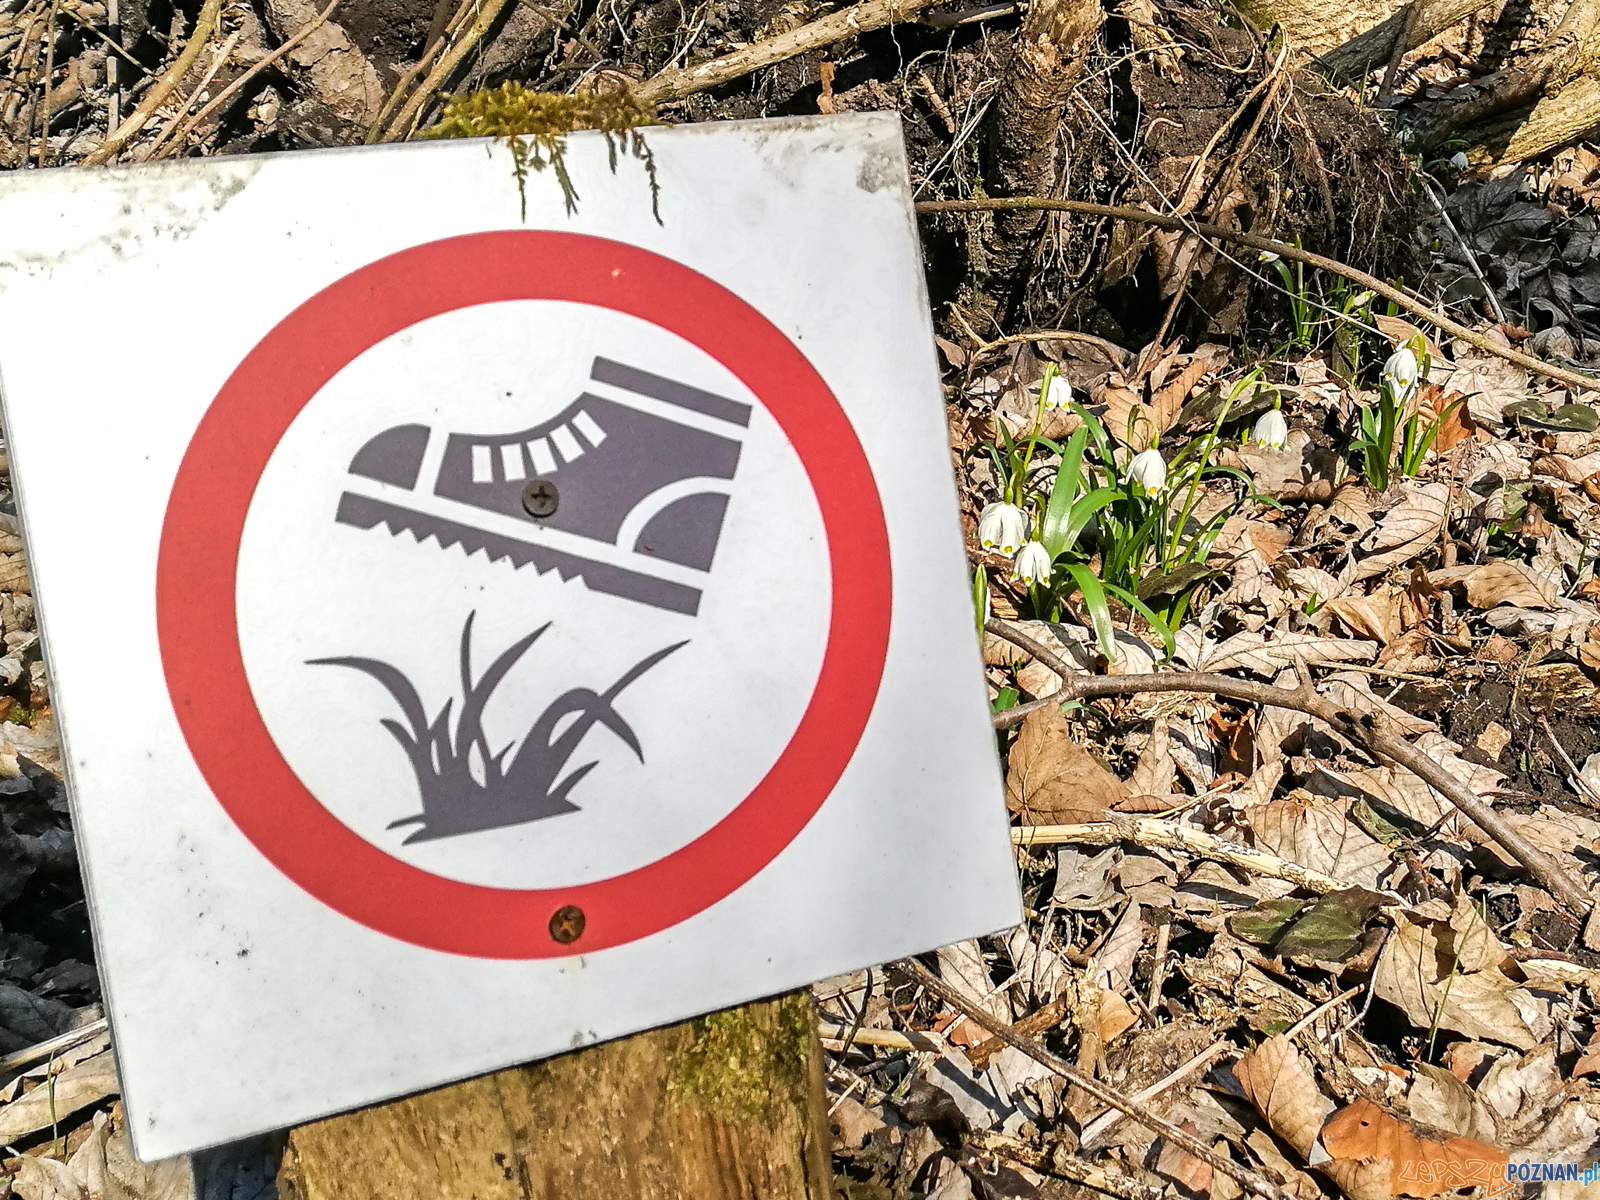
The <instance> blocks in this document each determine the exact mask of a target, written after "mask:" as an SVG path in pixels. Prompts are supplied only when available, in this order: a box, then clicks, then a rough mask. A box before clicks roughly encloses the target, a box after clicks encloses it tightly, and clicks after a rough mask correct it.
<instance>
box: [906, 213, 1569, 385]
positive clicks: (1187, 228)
mask: <svg viewBox="0 0 1600 1200" xmlns="http://www.w3.org/2000/svg"><path fill="white" fill-rule="evenodd" d="M1028 208H1037V209H1045V210H1048V211H1051V212H1073V213H1081V214H1083V215H1085V216H1093V217H1114V218H1116V219H1117V220H1122V221H1135V222H1138V223H1139V224H1142V225H1154V226H1156V228H1158V229H1171V230H1178V231H1183V232H1188V233H1194V234H1198V235H1200V236H1202V237H1207V238H1219V239H1221V240H1222V241H1227V242H1234V243H1236V244H1238V245H1241V246H1248V247H1250V248H1251V249H1252V250H1263V251H1268V252H1270V253H1273V254H1277V255H1281V256H1282V257H1284V258H1287V259H1290V260H1292V261H1294V262H1303V263H1305V264H1306V265H1307V266H1312V267H1318V268H1320V269H1321V270H1324V271H1327V272H1329V273H1330V274H1333V275H1338V276H1340V277H1342V278H1344V279H1348V280H1350V281H1352V282H1354V283H1358V284H1360V285H1361V286H1362V287H1363V288H1367V289H1369V290H1371V291H1373V292H1376V293H1377V294H1378V295H1380V296H1382V297H1384V299H1386V300H1392V301H1394V303H1395V304H1397V305H1398V306H1399V307H1401V308H1403V309H1405V310H1406V311H1407V312H1409V313H1411V314H1412V315H1414V316H1418V317H1421V318H1422V319H1423V320H1425V321H1427V322H1428V323H1429V324H1430V325H1433V326H1435V327H1436V328H1439V329H1442V330H1444V331H1445V332H1446V333H1448V334H1450V335H1451V336H1453V337H1458V338H1460V339H1461V340H1462V341H1464V342H1466V343H1467V344H1468V345H1469V346H1472V347H1474V348H1476V349H1478V350H1482V351H1483V352H1484V353H1485V354H1493V355H1495V356H1496V357H1497V358H1503V359H1505V360H1506V361H1507V362H1511V363H1515V364H1516V365H1517V366H1519V367H1521V368H1522V369H1523V370H1524V371H1528V372H1530V373H1532V374H1535V375H1542V376H1544V377H1545V378H1546V379H1553V380H1555V381H1556V382H1557V383H1564V384H1566V385H1567V386H1568V387H1570V388H1572V389H1574V390H1575V391H1579V392H1600V379H1596V378H1593V377H1591V376H1588V375H1581V374H1579V373H1578V372H1577V371H1571V370H1568V369H1567V368H1565V367H1558V366H1555V365H1554V364H1552V363H1547V362H1542V361H1540V360H1539V359H1537V358H1534V357H1533V356H1532V355H1528V354H1524V353H1522V352H1521V351H1520V350H1512V349H1509V348H1508V347H1505V346H1499V345H1496V344H1495V343H1494V342H1492V341H1490V340H1489V339H1488V338H1487V337H1485V336H1484V335H1483V334H1481V333H1475V332H1474V331H1472V330H1471V329H1468V328H1467V327H1466V326H1465V325H1462V324H1460V323H1458V322H1456V321H1452V320H1451V319H1450V318H1449V317H1447V316H1445V315H1444V314H1442V313H1438V312H1435V311H1434V310H1433V309H1432V308H1430V307H1428V305H1427V304H1425V303H1423V302H1422V301H1421V300H1418V299H1416V298H1415V297H1413V296H1411V295H1408V294H1407V293H1405V292H1403V291H1401V290H1400V289H1399V288H1397V287H1394V286H1393V285H1391V284H1388V283H1385V282H1384V281H1383V280H1381V279H1379V278H1378V277H1377V276H1375V275H1368V274H1367V273H1366V272H1365V271H1362V270H1358V269H1357V268H1355V267H1352V266H1348V265H1346V264H1345V263H1342V262H1339V261H1337V260H1336V259H1332V258H1328V257H1326V256H1325V255H1321V254H1314V253H1312V252H1311V251H1310V250H1302V249H1300V247H1298V246H1291V245H1288V244H1287V243H1284V242H1275V241H1273V240H1272V239H1271V238H1264V237H1257V236H1256V235H1255V234H1253V233H1242V232H1240V231H1239V230H1237V229H1224V228H1222V227H1221V226H1220V225H1208V224H1205V223H1203V222H1200V221H1192V220H1190V219H1189V218H1187V217H1172V216H1167V215H1165V214H1164V213H1153V212H1146V211H1145V210H1144V209H1142V208H1125V207H1121V206H1119V205H1112V204H1091V203H1090V202H1089V201H1087V200H1042V199H1040V198H1039V197H1037V196H1016V197H1010V198H1002V199H992V200H924V201H921V202H919V203H918V204H917V211H918V212H919V213H961V212H988V211H991V210H996V209H999V210H1005V209H1028Z"/></svg>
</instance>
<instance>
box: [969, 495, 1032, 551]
mask: <svg viewBox="0 0 1600 1200" xmlns="http://www.w3.org/2000/svg"><path fill="white" fill-rule="evenodd" d="M1027 537H1028V514H1027V513H1025V512H1023V511H1022V510H1021V509H1020V508H1018V507H1017V506H1016V505H1015V504H991V505H989V507H988V508H986V509H984V510H983V512H982V513H981V514H980V515H979V517H978V541H979V542H981V543H982V544H983V548H984V549H985V550H998V551H999V552H1000V553H1001V554H1015V553H1016V552H1017V551H1018V550H1020V549H1022V543H1023V542H1024V541H1026V540H1027Z"/></svg>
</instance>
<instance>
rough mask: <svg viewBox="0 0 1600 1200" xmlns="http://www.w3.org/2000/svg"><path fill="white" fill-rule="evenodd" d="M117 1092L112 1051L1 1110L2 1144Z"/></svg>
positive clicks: (66, 1072) (115, 1069) (68, 1071)
mask: <svg viewBox="0 0 1600 1200" xmlns="http://www.w3.org/2000/svg"><path fill="white" fill-rule="evenodd" d="M117 1091H118V1085H117V1066H116V1063H115V1062H114V1061H113V1059H112V1056H111V1051H109V1050H106V1051H104V1052H103V1053H100V1054H97V1055H95V1056H94V1057H93V1058H89V1059H85V1060H84V1061H83V1062H81V1063H78V1064H77V1065H76V1066H72V1067H68V1068H67V1069H66V1070H65V1071H62V1072H61V1073H60V1074H59V1075H57V1076H56V1077H55V1085H54V1087H51V1086H50V1085H49V1084H48V1083H41V1084H40V1085H39V1086H38V1087H36V1088H34V1089H33V1091H31V1092H29V1093H28V1094H27V1095H26V1096H19V1097H18V1098H17V1099H15V1100H13V1101H12V1102H11V1103H10V1104H7V1105H6V1106H5V1107H4V1108H0V1141H3V1142H6V1143H10V1142H15V1141H16V1140H18V1139H19V1138H21V1137H24V1136H26V1135H27V1134H30V1133H37V1132H38V1131H39V1130H41V1129H49V1128H50V1126H51V1125H52V1124H54V1123H56V1122H57V1121H60V1120H62V1119H64V1118H65V1117H67V1116H68V1115H69V1114H71V1113H74V1112H77V1111H78V1110H79V1109H80V1108H84V1107H86V1106H88V1105H90V1104H93V1103H95V1102H96V1101H98V1100H103V1099H104V1098H105V1097H107V1096H111V1095H115V1094H116V1092H117Z"/></svg>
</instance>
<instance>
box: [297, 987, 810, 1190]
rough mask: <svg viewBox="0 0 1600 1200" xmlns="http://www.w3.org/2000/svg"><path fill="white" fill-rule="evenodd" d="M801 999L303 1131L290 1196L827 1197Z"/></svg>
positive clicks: (806, 1011) (768, 1003)
mask: <svg viewBox="0 0 1600 1200" xmlns="http://www.w3.org/2000/svg"><path fill="white" fill-rule="evenodd" d="M826 1114H827V1103H826V1097H825V1092H824V1089H823V1078H822V1047H821V1045H820V1043H819V1042H818V1040H817V1023H816V1013H815V1010H814V1009H813V1007H812V1004H811V999H810V996H809V995H808V994H807V993H805V992H792V993H790V994H789V995H787V996H783V997H780V998H777V999H774V1000H764V1001H759V1002H757V1003H754V1004H749V1005H745V1006H744V1007H742V1008H734V1009H728V1010H727V1011H725V1012H720V1013H713V1014H711V1015H710V1016H707V1017H699V1018H696V1019H695V1020H692V1021H685V1022H683V1023H682V1024H679V1025H671V1026H667V1027H666V1028H663V1029H656V1030H652V1031H650V1032H648V1033H642V1034H637V1035H635V1036H633V1037H628V1038H623V1039H621V1040H619V1041H615V1042H610V1043H607V1044H605V1045H601V1046H593V1047H589V1048H587V1049H583V1050H579V1051H576V1052H574V1053H572V1054H566V1055H562V1056H561V1057H559V1058H554V1059H549V1060H547V1061H545V1062H540V1063H532V1064H529V1065H527V1066H523V1067H515V1068H512V1069H510V1070H506V1071H500V1072H497V1073H495V1074H493V1075H485V1076H482V1077H480V1078H478V1079H470V1080H467V1081H466V1082H464V1083H457V1084H452V1085H450V1086H448V1087H443V1088H439V1089H438V1090H436V1091H431V1092H424V1093H421V1094H419V1095H416V1096H410V1097H407V1098H405V1099H403V1100H396V1101H394V1102H392V1103H389V1104H382V1105H378V1106H376V1107H374V1108H367V1109H362V1110H360V1111H358V1112H353V1113H347V1114H345V1115H343V1116H338V1117H330V1118H328V1119H327V1120H323V1121H317V1122H315V1123H313V1124H310V1125H303V1126H301V1127H300V1128H298V1129H296V1130H294V1131H293V1132H292V1133H291V1134H290V1135H289V1145H288V1148H287V1150H286V1151H285V1152H284V1157H283V1165H282V1168H281V1170H280V1172H279V1177H278V1186H279V1189H280V1191H281V1193H282V1195H283V1196H284V1197H285V1200H291V1198H292V1200H572V1198H574V1197H605V1198H606V1200H832V1198H833V1196H834V1190H833V1182H832V1172H831V1170H830V1167H829V1150H828V1147H829V1138H828V1133H827V1116H826Z"/></svg>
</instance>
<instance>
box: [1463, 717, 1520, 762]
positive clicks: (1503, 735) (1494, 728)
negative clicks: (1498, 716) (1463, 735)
mask: <svg viewBox="0 0 1600 1200" xmlns="http://www.w3.org/2000/svg"><path fill="white" fill-rule="evenodd" d="M1472 744H1473V745H1474V746H1476V747H1477V748H1478V749H1479V750H1482V751H1483V752H1484V753H1485V754H1487V755H1488V756H1489V757H1490V758H1499V757H1500V751H1502V750H1504V749H1505V748H1506V747H1507V746H1509V745H1510V744H1511V731H1510V730H1509V729H1507V728H1506V727H1505V726H1504V725H1502V724H1500V722H1498V721H1490V722H1489V723H1488V724H1487V725H1485V726H1484V727H1483V732H1482V733H1480V734H1479V735H1478V740H1477V741H1475V742H1473V743H1472Z"/></svg>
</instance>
